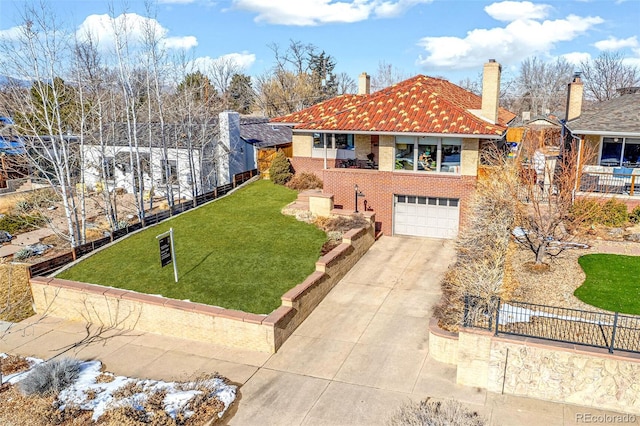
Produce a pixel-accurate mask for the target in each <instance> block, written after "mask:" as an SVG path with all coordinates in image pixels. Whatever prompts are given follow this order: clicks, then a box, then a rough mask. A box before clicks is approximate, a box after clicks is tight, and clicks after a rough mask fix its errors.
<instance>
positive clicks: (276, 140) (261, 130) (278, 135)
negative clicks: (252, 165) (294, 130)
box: [240, 117, 293, 177]
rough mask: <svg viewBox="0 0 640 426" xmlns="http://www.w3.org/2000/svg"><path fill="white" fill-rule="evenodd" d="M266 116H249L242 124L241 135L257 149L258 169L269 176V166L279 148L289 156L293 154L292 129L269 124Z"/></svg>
mask: <svg viewBox="0 0 640 426" xmlns="http://www.w3.org/2000/svg"><path fill="white" fill-rule="evenodd" d="M268 122H269V119H268V118H264V117H253V118H250V117H247V118H246V120H245V121H243V123H242V126H240V137H241V138H242V139H243V140H244V141H245V142H247V143H250V144H252V145H253V146H254V147H255V148H256V149H257V163H258V171H259V172H260V174H261V175H265V176H267V177H268V176H269V167H271V161H272V160H273V158H274V157H275V154H276V152H277V151H278V150H282V151H283V152H284V153H285V155H286V156H287V157H291V156H292V155H293V149H292V147H291V129H290V128H289V127H286V126H274V125H271V124H268Z"/></svg>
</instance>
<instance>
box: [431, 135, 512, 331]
mask: <svg viewBox="0 0 640 426" xmlns="http://www.w3.org/2000/svg"><path fill="white" fill-rule="evenodd" d="M482 161H483V164H485V165H486V166H485V168H484V170H485V173H486V174H487V177H485V178H483V179H479V180H478V183H477V188H476V193H475V195H474V199H473V201H472V203H471V206H470V207H469V219H468V220H467V225H466V226H465V231H464V232H463V233H461V235H460V236H459V237H458V242H457V245H456V251H457V258H456V262H455V264H454V265H452V266H451V267H450V268H449V271H448V272H447V274H446V275H445V277H444V279H443V281H442V283H441V287H442V293H443V295H442V298H441V300H440V302H439V303H438V305H437V306H436V308H435V310H434V314H435V316H436V318H438V320H439V323H440V326H441V327H444V328H446V329H448V330H451V331H457V327H458V326H459V325H460V324H461V323H462V316H463V310H464V296H465V295H473V296H478V297H479V298H480V300H481V301H482V303H480V306H479V307H478V308H479V309H486V308H487V307H488V306H490V305H491V303H492V302H493V300H494V298H495V297H496V296H504V294H503V293H504V289H503V287H502V283H503V278H504V273H505V261H506V257H507V248H508V245H509V241H510V238H511V235H510V233H511V229H512V228H513V226H514V223H515V220H516V215H517V211H518V201H517V198H514V196H513V195H514V193H515V192H516V191H517V187H518V174H517V169H518V166H517V164H516V163H515V162H514V161H512V160H510V159H508V158H506V157H505V156H504V155H503V152H502V151H500V150H498V149H497V147H496V146H495V145H489V146H488V147H486V148H485V149H483V151H482Z"/></svg>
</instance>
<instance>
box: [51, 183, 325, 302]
mask: <svg viewBox="0 0 640 426" xmlns="http://www.w3.org/2000/svg"><path fill="white" fill-rule="evenodd" d="M295 198H296V193H295V192H294V191H291V190H289V189H287V188H285V187H282V186H278V185H274V184H273V183H271V182H270V181H258V182H255V183H252V184H251V185H249V186H247V187H246V188H242V189H240V190H238V191H237V192H235V193H234V194H231V195H229V196H228V197H226V198H223V199H220V200H217V201H214V202H212V203H210V204H208V205H206V206H203V207H201V208H199V209H197V210H193V211H190V212H188V213H185V214H183V215H182V216H179V217H176V218H172V219H170V220H168V221H166V222H163V223H161V224H159V225H158V226H155V227H152V228H149V229H146V230H144V231H142V232H140V233H138V234H135V235H132V236H130V237H129V238H126V239H124V240H122V241H120V242H119V243H117V244H115V245H113V246H112V247H109V248H108V249H106V250H103V251H101V252H99V253H96V254H95V255H93V256H91V257H89V258H88V259H86V260H84V261H83V262H80V263H79V264H78V265H76V266H74V267H72V268H70V269H69V270H67V271H64V272H63V273H61V274H60V275H59V277H60V278H65V279H71V280H77V281H82V282H88V283H94V284H101V285H107V286H113V287H119V288H123V289H128V290H135V291H138V292H141V293H147V294H161V295H163V296H166V297H170V298H175V299H189V300H191V301H194V302H201V303H206V304H210V305H216V306H221V307H224V308H229V309H238V310H242V311H245V312H253V313H258V314H267V313H270V312H272V311H273V310H274V309H276V308H277V307H278V306H280V297H281V296H282V295H283V294H284V293H285V292H286V291H287V290H289V289H291V288H292V287H294V286H295V285H297V284H299V283H301V282H302V281H303V280H304V279H305V278H306V277H307V276H308V275H309V274H311V273H312V272H313V271H314V270H315V262H316V261H317V260H318V258H319V256H320V250H321V248H322V245H323V243H324V241H325V240H326V235H325V233H324V232H323V231H321V230H319V229H317V228H316V227H315V226H313V225H309V224H307V223H303V222H299V221H297V220H296V219H295V218H293V217H290V216H284V215H282V214H281V213H280V210H281V209H282V207H284V206H285V205H286V204H287V203H289V202H291V201H293V200H294V199H295ZM170 227H173V229H174V238H175V245H176V257H177V263H178V272H179V282H178V283H177V284H176V283H175V282H174V279H173V268H172V267H171V266H167V267H165V268H160V255H159V249H158V241H157V240H156V238H155V237H156V235H158V234H161V233H162V232H165V231H168V230H169V228H170Z"/></svg>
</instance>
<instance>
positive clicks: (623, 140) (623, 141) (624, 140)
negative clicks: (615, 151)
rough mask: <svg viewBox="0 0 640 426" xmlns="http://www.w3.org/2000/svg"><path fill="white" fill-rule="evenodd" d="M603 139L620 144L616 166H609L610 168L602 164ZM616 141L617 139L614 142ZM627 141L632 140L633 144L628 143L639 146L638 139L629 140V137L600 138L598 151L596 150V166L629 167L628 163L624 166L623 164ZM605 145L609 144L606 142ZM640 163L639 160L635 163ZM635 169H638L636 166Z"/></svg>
mask: <svg viewBox="0 0 640 426" xmlns="http://www.w3.org/2000/svg"><path fill="white" fill-rule="evenodd" d="M605 139H613V141H612V142H613V143H620V144H621V146H620V158H618V165H610V166H605V165H603V164H602V151H603V150H604V142H605V141H604V140H605ZM616 139H618V140H617V141H616ZM627 139H631V140H634V142H630V144H633V145H638V144H640V138H630V137H624V136H602V137H601V138H600V149H599V150H598V165H599V166H603V167H629V166H628V162H627V164H625V162H624V150H625V147H626V146H627ZM636 141H637V142H636ZM607 143H610V142H609V141H607ZM639 163H640V158H639V159H638V162H636V164H639ZM635 168H638V167H637V166H636V167H635Z"/></svg>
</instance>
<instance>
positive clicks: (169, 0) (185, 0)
mask: <svg viewBox="0 0 640 426" xmlns="http://www.w3.org/2000/svg"><path fill="white" fill-rule="evenodd" d="M195 1H196V0H158V3H160V4H190V3H194V2H195Z"/></svg>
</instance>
